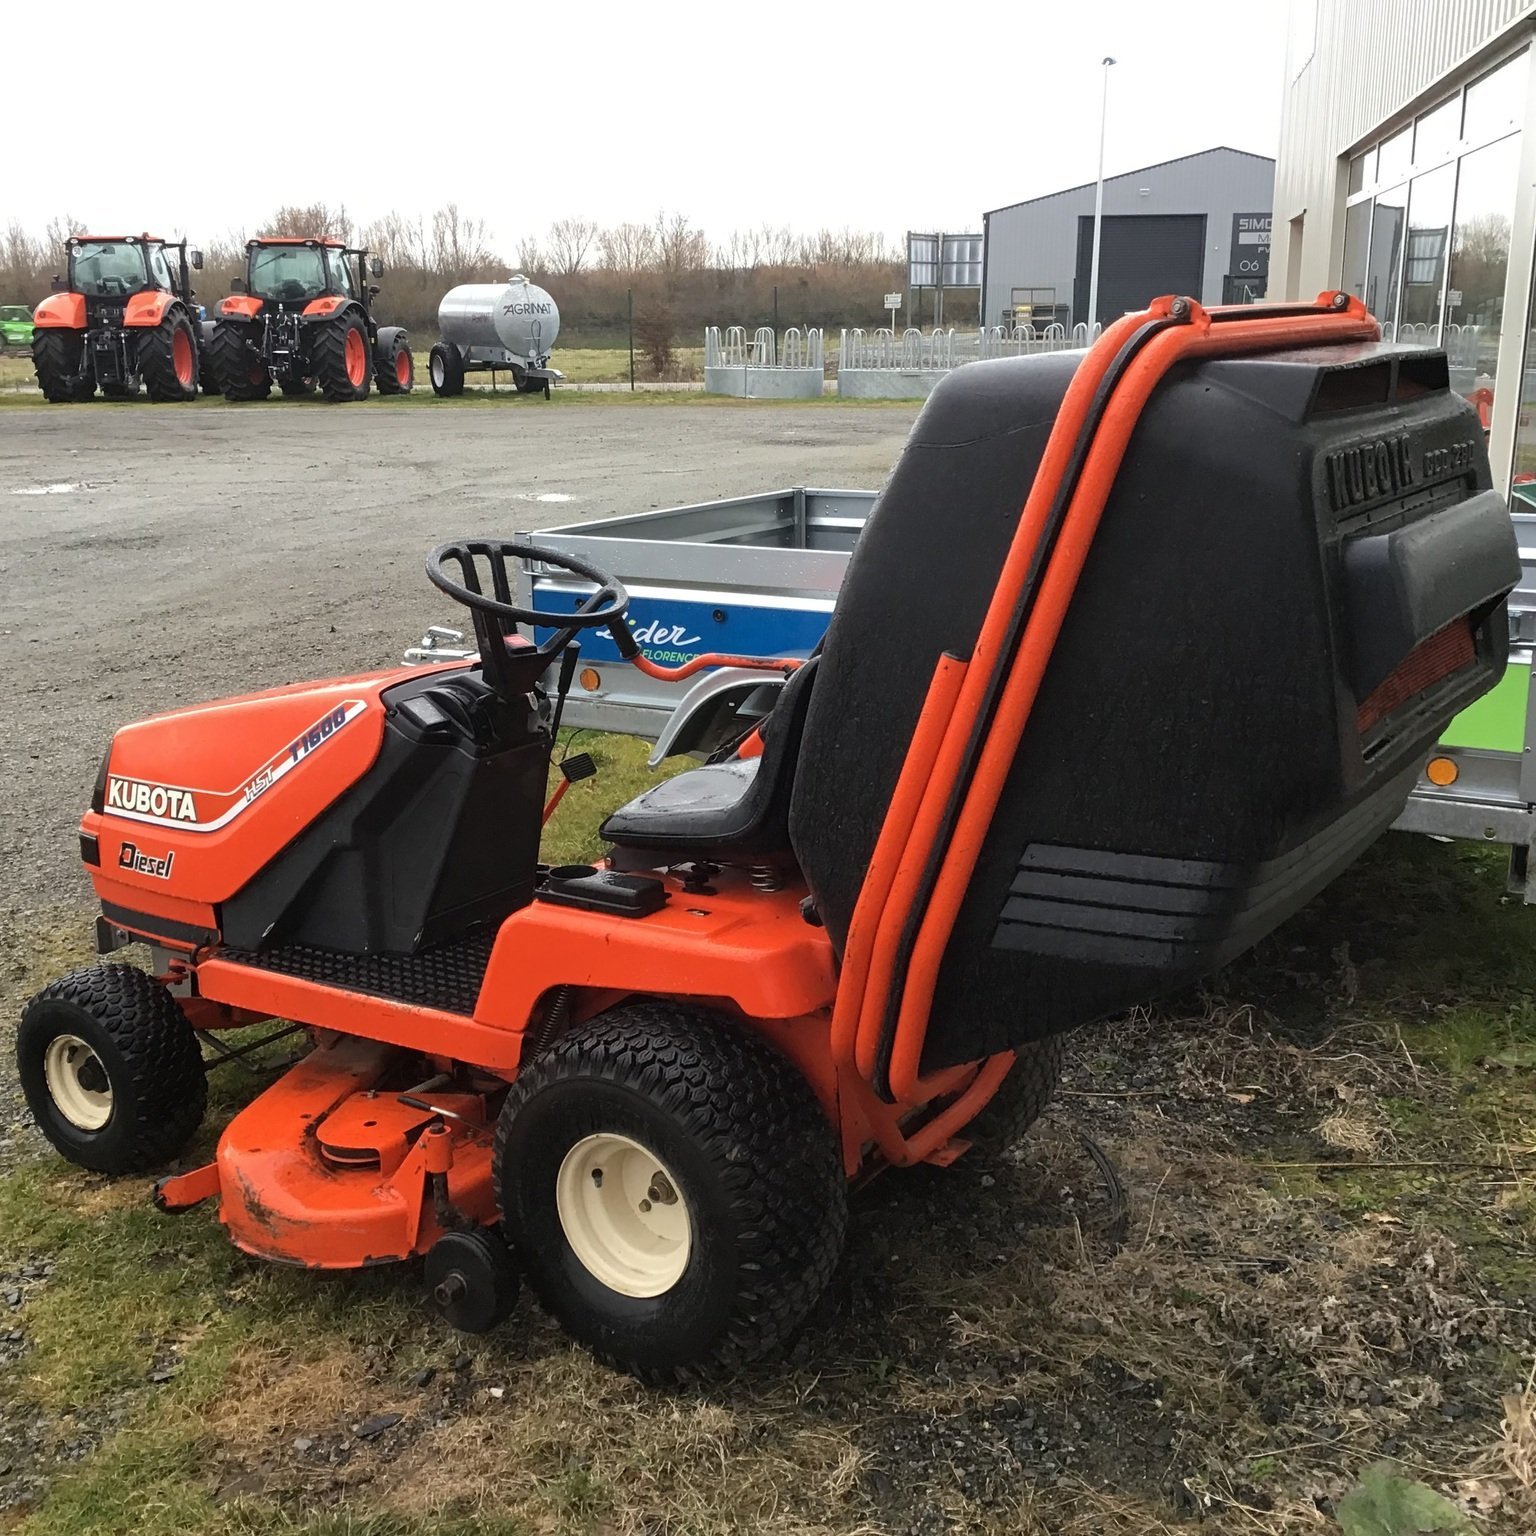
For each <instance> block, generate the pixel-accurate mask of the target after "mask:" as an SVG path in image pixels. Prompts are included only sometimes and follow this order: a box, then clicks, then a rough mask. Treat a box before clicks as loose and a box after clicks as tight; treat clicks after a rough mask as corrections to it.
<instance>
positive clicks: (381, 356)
mask: <svg viewBox="0 0 1536 1536" xmlns="http://www.w3.org/2000/svg"><path fill="white" fill-rule="evenodd" d="M373 382H374V383H375V384H376V385H377V386H378V391H379V393H380V394H381V395H408V394H410V392H411V391H412V389H414V388H415V387H416V360H415V358H413V357H412V356H411V348H410V343H409V342H408V341H407V340H406V336H405V332H404V331H396V332H395V333H394V334H393V335H392V336H391V337H390V338H389V340H388V341H384V340H383V339H382V338H381V339H380V343H379V347H378V350H377V351H376V352H375V353H374V355H373Z"/></svg>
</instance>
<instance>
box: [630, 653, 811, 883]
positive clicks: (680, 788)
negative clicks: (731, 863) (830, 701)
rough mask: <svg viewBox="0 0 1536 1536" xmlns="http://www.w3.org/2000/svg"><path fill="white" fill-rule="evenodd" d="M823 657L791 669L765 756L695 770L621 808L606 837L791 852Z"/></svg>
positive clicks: (720, 852)
mask: <svg viewBox="0 0 1536 1536" xmlns="http://www.w3.org/2000/svg"><path fill="white" fill-rule="evenodd" d="M820 661H821V658H820V657H819V656H813V657H812V658H811V659H810V660H809V661H807V662H806V663H805V665H804V666H803V667H801V668H799V670H798V671H796V672H794V673H792V674H791V676H790V678H789V680H788V681H787V682H786V683H785V684H784V687H783V689H782V690H781V691H780V694H779V697H778V699H777V701H776V702H775V703H774V706H773V709H772V710H771V711H770V713H769V715H768V717H767V719H766V720H764V722H763V725H762V737H763V750H762V753H761V755H759V756H757V757H736V758H731V759H729V760H728V761H726V762H723V763H707V764H705V765H704V766H703V767H701V768H691V769H689V770H688V771H687V772H685V773H680V774H678V775H677V776H676V777H675V778H671V779H666V780H663V782H662V783H660V784H657V785H656V786H655V787H654V788H652V789H648V790H646V791H645V793H644V794H642V795H639V796H637V797H636V798H635V799H633V800H631V801H630V802H629V804H628V805H623V806H620V807H619V809H618V810H616V811H615V812H614V813H613V814H612V815H611V816H610V817H609V818H608V819H607V821H605V822H604V823H603V825H602V829H601V835H602V836H603V837H604V838H606V839H607V840H608V841H609V842H610V843H613V844H615V845H617V846H618V847H620V848H632V849H646V850H652V851H655V852H657V853H665V854H681V855H686V856H689V857H718V858H720V859H725V860H729V859H730V858H732V857H738V858H739V857H747V856H751V857H765V856H768V855H771V854H782V853H787V852H788V851H789V801H790V794H791V792H792V790H793V788H794V776H795V765H796V763H797V762H798V760H799V757H800V739H801V737H802V736H803V735H804V733H805V717H806V715H807V713H808V712H809V710H810V704H811V691H812V688H813V687H814V685H815V681H816V669H817V667H818V666H819V665H820Z"/></svg>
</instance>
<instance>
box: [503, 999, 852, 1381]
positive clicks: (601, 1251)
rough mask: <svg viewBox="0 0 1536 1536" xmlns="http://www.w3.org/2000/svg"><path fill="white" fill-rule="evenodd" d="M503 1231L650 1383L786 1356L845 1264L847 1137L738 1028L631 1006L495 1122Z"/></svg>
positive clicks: (567, 1050) (543, 1064)
mask: <svg viewBox="0 0 1536 1536" xmlns="http://www.w3.org/2000/svg"><path fill="white" fill-rule="evenodd" d="M495 1180H496V1193H497V1200H498V1202H499V1204H500V1207H501V1212H502V1217H503V1222H504V1230H505V1232H506V1234H507V1237H508V1240H509V1241H510V1242H511V1243H512V1245H513V1247H514V1249H515V1250H516V1252H517V1254H518V1256H519V1258H520V1260H521V1262H522V1264H523V1267H524V1270H525V1273H526V1274H527V1277H528V1282H529V1284H530V1286H531V1287H532V1288H533V1290H534V1291H535V1292H536V1293H537V1295H538V1297H539V1299H540V1300H541V1302H542V1303H543V1305H544V1306H545V1308H546V1309H547V1310H548V1311H550V1312H552V1313H553V1314H554V1315H555V1317H557V1318H558V1319H559V1320H560V1322H561V1323H562V1324H563V1325H564V1327H565V1329H566V1331H567V1332H569V1333H571V1334H572V1335H574V1336H575V1337H576V1338H578V1339H580V1340H581V1341H582V1342H583V1343H585V1344H586V1345H587V1346H588V1347H589V1348H591V1349H592V1350H593V1351H594V1352H595V1353H596V1354H597V1355H598V1356H599V1357H600V1358H601V1359H603V1360H605V1361H607V1362H608V1363H609V1364H610V1365H614V1366H617V1367H618V1368H620V1369H622V1370H627V1371H630V1372H632V1373H633V1374H635V1375H637V1376H639V1377H641V1378H642V1379H644V1380H649V1381H669V1380H679V1379H683V1378H686V1377H688V1376H691V1375H695V1374H701V1373H702V1374H713V1373H715V1372H718V1371H722V1370H731V1369H734V1368H735V1367H737V1366H740V1365H742V1364H744V1363H746V1362H747V1361H750V1360H752V1359H755V1358H757V1357H758V1356H761V1355H764V1354H767V1353H769V1352H770V1351H772V1350H774V1349H776V1348H778V1347H780V1346H782V1345H783V1344H784V1343H786V1342H787V1341H788V1340H789V1339H790V1338H791V1337H792V1336H793V1334H794V1332H795V1331H796V1329H798V1328H799V1327H800V1325H801V1324H802V1323H803V1322H804V1321H805V1318H806V1316H807V1314H808V1313H809V1312H810V1310H811V1308H812V1306H813V1305H814V1304H815V1302H816V1300H817V1299H818V1297H819V1296H820V1295H821V1293H822V1291H823V1290H824V1289H825V1287H826V1284H827V1281H828V1280H829V1279H830V1278H831V1275H832V1271H833V1270H834V1269H835V1268H836V1265H837V1261H838V1257H839V1255H840V1253H841V1251H842V1243H843V1232H844V1228H845V1226H846V1223H847V1185H846V1181H845V1180H844V1177H843V1171H842V1162H841V1158H840V1156H839V1151H838V1143H837V1137H836V1135H835V1133H834V1131H833V1128H832V1126H831V1124H830V1123H829V1121H828V1119H827V1117H826V1115H825V1114H824V1113H823V1112H822V1109H821V1106H820V1105H819V1104H818V1102H817V1100H816V1097H815V1095H814V1094H813V1093H812V1091H811V1089H810V1086H809V1085H808V1084H807V1082H806V1081H805V1079H804V1077H803V1076H802V1075H801V1074H800V1073H799V1072H798V1071H797V1070H796V1069H795V1068H794V1067H793V1066H791V1065H790V1063H789V1062H788V1061H786V1060H785V1059H784V1058H783V1057H782V1056H780V1055H779V1053H778V1052H777V1051H775V1050H774V1049H773V1048H772V1047H771V1046H769V1045H768V1044H767V1043H766V1042H765V1041H763V1040H762V1039H760V1038H759V1037H758V1036H757V1035H755V1034H753V1033H752V1032H751V1030H750V1028H749V1027H747V1026H745V1025H743V1024H740V1023H738V1022H736V1021H734V1020H730V1019H724V1018H717V1017H714V1016H711V1015H709V1014H705V1013H701V1012H698V1011H695V1010H692V1009H687V1008H682V1007H678V1006H675V1005H672V1004H664V1003H629V1004H625V1005H623V1006H621V1007H618V1008H615V1009H612V1010H610V1011H609V1012H607V1013H605V1014H601V1015H599V1016H598V1017H597V1018H595V1019H592V1020H590V1021H589V1022H588V1023H586V1024H583V1025H580V1026H578V1027H577V1028H575V1029H572V1030H571V1031H569V1032H568V1033H567V1034H565V1035H563V1036H561V1037H560V1038H559V1039H558V1040H557V1041H556V1042H555V1043H554V1045H553V1046H551V1047H550V1048H549V1050H548V1051H547V1052H546V1053H545V1054H544V1055H542V1056H541V1057H539V1058H538V1059H537V1060H536V1061H535V1062H534V1063H533V1065H532V1066H530V1067H529V1068H528V1069H527V1070H526V1071H524V1072H523V1073H522V1074H521V1075H520V1076H519V1077H518V1079H517V1081H516V1082H515V1083H514V1084H513V1085H512V1089H511V1091H510V1093H509V1094H508V1096H507V1100H506V1103H505V1104H504V1106H503V1108H502V1111H501V1117H500V1119H499V1121H498V1123H497V1128H496V1154H495Z"/></svg>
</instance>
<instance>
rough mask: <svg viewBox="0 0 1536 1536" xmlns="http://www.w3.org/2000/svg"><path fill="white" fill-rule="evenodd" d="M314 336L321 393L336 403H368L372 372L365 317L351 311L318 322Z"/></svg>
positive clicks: (311, 353)
mask: <svg viewBox="0 0 1536 1536" xmlns="http://www.w3.org/2000/svg"><path fill="white" fill-rule="evenodd" d="M313 334H314V341H313V342H312V344H311V346H310V356H311V357H312V358H313V359H314V364H315V382H316V383H317V384H318V385H319V386H320V392H321V393H322V394H323V395H324V396H325V398H326V399H327V400H330V401H333V402H341V401H345V400H366V399H367V398H368V376H369V373H370V372H371V368H370V361H369V357H368V332H367V331H366V330H365V329H364V328H363V322H362V318H361V316H359V315H358V314H357V313H356V312H355V311H352V310H348V311H346V312H345V313H343V314H341V315H339V316H338V317H337V318H336V319H334V320H317V321H315V322H314V333H313Z"/></svg>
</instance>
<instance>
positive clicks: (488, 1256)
mask: <svg viewBox="0 0 1536 1536" xmlns="http://www.w3.org/2000/svg"><path fill="white" fill-rule="evenodd" d="M426 1280H427V1295H428V1296H429V1297H430V1298H431V1300H432V1305H433V1307H434V1308H435V1309H436V1311H437V1313H438V1315H439V1316H440V1317H442V1319H443V1320H444V1321H445V1322H447V1323H450V1324H452V1326H453V1327H455V1328H457V1329H458V1330H459V1331H460V1332H461V1333H489V1332H490V1331H491V1329H493V1328H495V1327H496V1326H497V1325H498V1324H500V1323H504V1322H505V1321H506V1320H507V1318H508V1317H510V1316H511V1314H512V1308H513V1307H514V1306H515V1305H516V1303H517V1290H518V1286H517V1274H516V1272H515V1271H514V1270H513V1268H512V1255H511V1254H510V1253H509V1252H508V1251H507V1245H506V1244H505V1243H504V1242H503V1241H502V1240H501V1238H500V1237H499V1236H497V1235H496V1233H494V1232H449V1233H447V1234H446V1235H445V1236H443V1237H440V1238H438V1240H437V1241H436V1242H435V1243H434V1244H433V1245H432V1247H431V1249H430V1250H429V1252H428V1253H427V1274H426Z"/></svg>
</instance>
